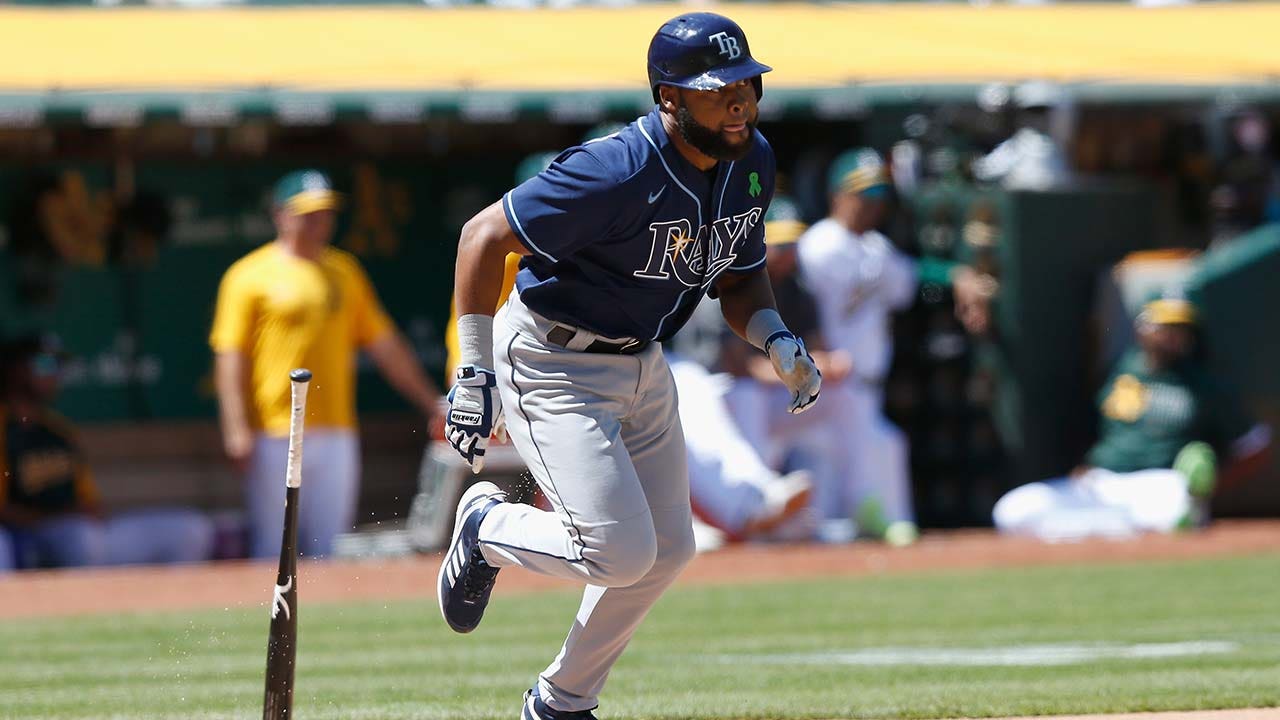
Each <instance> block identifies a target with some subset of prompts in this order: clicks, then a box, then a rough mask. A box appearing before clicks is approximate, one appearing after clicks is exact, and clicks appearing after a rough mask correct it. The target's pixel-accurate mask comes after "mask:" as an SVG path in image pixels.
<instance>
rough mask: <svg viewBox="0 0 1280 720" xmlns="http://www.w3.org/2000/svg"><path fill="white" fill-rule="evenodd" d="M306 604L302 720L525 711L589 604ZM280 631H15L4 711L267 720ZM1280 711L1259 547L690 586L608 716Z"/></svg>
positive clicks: (1267, 558)
mask: <svg viewBox="0 0 1280 720" xmlns="http://www.w3.org/2000/svg"><path fill="white" fill-rule="evenodd" d="M499 582H501V581H499ZM304 588H305V585H304ZM301 602H302V608H301V611H302V612H301V615H300V636H301V637H300V645H301V650H300V652H299V659H298V677H297V692H296V699H295V709H296V714H297V717H298V718H300V719H301V720H319V719H321V718H327V719H333V720H338V719H343V720H347V719H350V720H360V719H364V718H397V719H406V720H407V719H409V718H413V719H415V720H418V719H428V718H458V719H464V718H465V719H472V720H474V719H481V718H502V719H504V720H514V719H515V718H516V717H517V716H518V713H519V700H520V694H521V692H522V691H523V690H524V689H525V688H526V687H527V686H528V685H529V684H530V682H531V681H532V680H533V678H534V677H535V675H536V673H537V672H538V671H539V670H540V669H542V668H543V667H544V666H545V665H546V663H547V662H548V661H549V660H550V659H551V657H552V656H553V655H554V654H555V652H556V650H557V649H558V647H559V645H560V642H561V640H562V639H563V637H564V633H565V631H566V630H567V629H568V624H569V622H570V619H571V617H572V615H573V611H574V608H575V607H576V604H577V603H576V595H572V594H568V593H554V594H543V595H533V596H526V597H503V598H498V599H497V600H496V601H495V603H494V604H493V605H492V606H491V607H490V609H489V614H488V616H487V617H486V619H485V623H484V625H483V626H482V627H481V628H480V629H479V630H478V631H477V632H476V633H475V634H473V635H471V636H458V635H454V634H452V633H451V632H449V631H448V630H447V629H446V628H445V626H444V623H443V622H442V621H441V620H440V617H439V614H438V611H437V610H436V608H435V605H434V603H423V602H412V603H408V602H405V603H387V604H381V603H379V604H346V605H318V604H312V605H307V604H306V598H305V597H303V598H302V600H301ZM266 630H267V617H266V610H265V607H264V608H262V609H257V610H254V611H242V610H236V611H222V612H216V611H215V612H208V611H202V612H198V613H193V614H176V613H175V614H163V615H153V616H148V617H143V616H112V617H93V618H77V619H61V620H53V619H50V620H39V621H30V620H27V621H17V622H6V623H0V717H5V718H68V719H70V718H251V717H255V716H257V715H258V714H260V713H261V698H262V673H263V665H264V659H265V640H266ZM1185 641H1226V642H1232V643H1237V644H1238V647H1237V648H1236V649H1234V650H1232V651H1231V652H1227V653H1222V654H1216V655H1202V656H1191V657H1175V658H1162V659H1140V660H1132V659H1129V660H1103V661H1093V662H1089V663H1085V664H1078V665H1061V666H1048V667H1045V666H1039V667H1036V666H1031V667H1026V666H1018V667H973V666H897V667H867V666H848V665H826V664H804V665H788V664H765V663H762V662H759V658H760V657H761V656H764V655H779V654H786V653H807V652H821V651H836V650H845V651H848V650H856V649H858V648H882V647H896V648H901V647H914V648H956V647H966V648H968V647H1000V646H1010V645H1042V644H1067V643H1069V644H1077V645H1078V644H1095V643H1109V644H1110V643H1168V642H1185ZM1274 705H1280V555H1259V556H1252V557H1242V558H1233V559H1214V560H1203V561H1195V562H1180V563H1172V562H1170V563H1148V564H1143V565H1112V566H1104V567H1087V566H1082V567H1049V568H1036V569H1021V570H1000V571H987V572H965V573H945V574H944V573H932V574H928V575H913V576H894V577H880V578H867V579H860V580H839V581H809V582H795V583H785V584H769V585H743V586H734V587H712V588H688V589H684V588H677V589H675V590H673V591H672V592H670V593H668V594H667V596H666V597H665V598H664V599H663V601H662V602H661V603H660V604H659V605H658V607H657V608H656V609H655V610H654V612H653V613H652V614H651V615H650V617H649V619H648V620H647V621H646V623H645V625H644V626H643V627H642V628H641V630H640V632H639V633H638V634H637V636H636V638H635V640H634V641H633V642H632V645H631V648H630V650H629V651H628V652H627V654H626V655H624V656H623V659H622V661H621V662H619V664H618V666H617V667H616V668H615V669H614V672H613V676H612V678H611V680H610V683H609V687H608V688H607V689H606V692H605V698H604V705H603V707H602V708H601V710H600V714H601V715H602V718H628V719H629V720H641V719H643V718H780V719H781V718H853V717H909V718H934V717H959V716H970V717H977V716H1000V715H1015V714H1051V713H1092V712H1117V711H1140V710H1171V709H1202V708H1228V707H1262V706H1274Z"/></svg>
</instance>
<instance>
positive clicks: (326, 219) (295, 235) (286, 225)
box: [209, 170, 440, 558]
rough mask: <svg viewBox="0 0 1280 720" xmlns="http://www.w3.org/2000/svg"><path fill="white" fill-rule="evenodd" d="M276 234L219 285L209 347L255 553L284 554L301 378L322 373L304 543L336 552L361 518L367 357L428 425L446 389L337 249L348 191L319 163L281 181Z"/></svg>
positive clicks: (301, 520) (307, 470) (301, 528)
mask: <svg viewBox="0 0 1280 720" xmlns="http://www.w3.org/2000/svg"><path fill="white" fill-rule="evenodd" d="M273 197H274V199H273V219H274V221H275V225H276V231H277V237H276V239H275V240H274V241H272V242H270V243H268V244H266V245H264V246H262V247H260V248H258V249H257V250H254V251H253V252H251V253H249V254H248V255H246V256H244V257H243V258H241V259H240V260H238V261H236V262H235V263H234V264H233V265H232V266H231V267H230V268H228V269H227V272H226V274H225V275H224V276H223V278H222V284H221V285H220V287H219V288H218V302H217V309H216V311H215V316H214V320H213V329H212V331H211V333H210V337H209V344H210V346H211V347H212V349H213V351H214V354H215V376H216V384H217V391H218V404H219V408H220V411H221V424H222V438H223V444H224V448H225V451H226V454H227V457H228V458H229V459H230V460H231V461H232V463H233V464H234V466H235V468H236V470H237V471H238V472H239V473H241V474H242V475H244V477H245V492H246V495H247V505H248V512H249V530H250V537H249V547H250V551H249V554H250V556H251V557H254V558H269V557H275V556H277V555H278V554H279V552H280V540H281V535H280V508H281V507H283V506H284V495H285V488H284V483H283V482H282V480H283V478H284V472H285V461H286V457H287V455H288V450H289V421H290V411H289V408H290V380H289V371H290V370H291V369H293V368H296V367H306V368H308V369H310V370H311V372H312V373H313V375H314V378H315V379H314V380H313V381H312V383H311V389H310V392H309V395H308V399H307V417H306V431H307V434H306V448H307V451H306V453H305V455H304V456H303V466H302V473H303V476H304V477H306V483H307V490H306V491H305V492H303V493H302V501H301V505H300V506H299V509H298V512H299V515H298V547H299V550H300V551H301V552H302V553H303V554H304V555H307V556H309V557H323V556H326V555H329V554H330V553H331V552H332V550H333V541H334V538H335V537H336V536H337V535H338V534H340V533H342V532H349V531H350V530H351V529H352V527H353V523H354V521H355V511H356V502H357V499H358V494H359V485H360V447H359V437H358V435H357V433H356V412H355V390H356V388H355V385H356V352H357V350H358V349H362V350H364V351H365V352H366V353H367V354H368V356H369V357H370V358H371V359H372V360H373V363H374V364H375V365H376V366H377V368H378V370H379V371H380V372H381V373H382V375H383V377H385V378H386V379H387V381H388V382H389V383H390V384H391V385H392V387H394V388H395V389H396V390H397V391H399V392H400V394H401V395H402V396H404V398H405V399H406V400H408V401H409V403H410V404H411V405H413V406H414V407H415V408H416V409H417V410H418V411H419V412H420V413H421V414H422V416H423V417H424V418H425V419H426V420H427V421H428V422H427V424H428V425H429V420H430V418H431V417H432V415H434V414H435V412H436V411H437V402H438V400H439V398H440V393H439V391H438V390H437V389H436V387H435V386H433V385H432V384H431V382H430V381H428V380H427V378H426V376H425V375H424V374H423V371H422V368H421V366H420V364H419V362H418V359H417V358H416V357H415V356H414V354H413V351H412V350H410V348H409V346H408V344H407V343H406V342H405V341H404V339H403V338H402V337H401V336H400V334H399V333H398V332H397V331H396V328H395V325H394V324H393V323H392V321H391V319H390V318H389V317H388V316H387V314H386V312H385V311H384V310H383V308H382V305H381V303H379V302H378V298H377V295H376V293H375V292H374V289H373V285H372V284H371V283H370V282H369V278H368V276H366V275H365V272H364V269H363V268H362V267H361V266H360V263H359V261H358V260H356V258H355V257H354V256H352V255H351V254H349V253H347V252H344V251H342V250H339V249H337V248H335V247H332V246H331V245H330V242H331V240H332V239H333V231H334V223H335V221H336V216H337V212H336V211H337V209H338V207H339V205H340V196H339V195H338V193H336V192H334V190H333V186H332V184H331V183H330V181H329V178H328V176H326V175H325V174H324V173H321V172H319V171H317V170H304V171H299V172H294V173H291V174H289V175H287V176H285V177H284V178H283V179H281V180H280V181H279V183H277V185H276V187H275V192H274V196H273Z"/></svg>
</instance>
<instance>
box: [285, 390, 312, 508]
mask: <svg viewBox="0 0 1280 720" xmlns="http://www.w3.org/2000/svg"><path fill="white" fill-rule="evenodd" d="M289 380H290V381H291V382H290V383H289V384H290V386H291V389H292V393H291V394H292V398H293V402H292V404H291V406H290V415H289V461H288V466H287V469H286V473H285V486H287V487H291V488H296V487H301V485H302V431H303V424H304V422H305V420H306V413H307V384H308V383H310V382H311V371H310V370H307V369H305V368H298V369H296V370H293V371H291V372H290V373H289Z"/></svg>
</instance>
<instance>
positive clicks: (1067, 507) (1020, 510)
mask: <svg viewBox="0 0 1280 720" xmlns="http://www.w3.org/2000/svg"><path fill="white" fill-rule="evenodd" d="M1113 474H1114V473H1111V472H1110V471H1108V470H1103V469H1101V468H1094V469H1092V470H1090V471H1088V472H1087V473H1085V474H1084V475H1082V476H1080V477H1074V478H1059V479H1056V480H1050V481H1048V482H1034V483H1029V484H1027V485H1023V486H1021V487H1017V488H1014V489H1013V490H1010V491H1009V492H1007V493H1005V495H1004V496H1003V497H1001V498H1000V500H999V501H997V502H996V505H995V508H994V509H993V510H992V519H993V520H994V521H995V526H996V529H997V530H999V531H1000V532H1004V533H1011V534H1018V535H1029V536H1032V537H1038V538H1041V539H1044V540H1059V541H1061V540H1077V539H1080V538H1085V537H1091V536H1111V537H1119V536H1124V535H1127V534H1131V533H1132V532H1133V530H1134V528H1133V525H1132V522H1131V520H1130V518H1129V516H1128V513H1127V511H1125V510H1124V509H1123V508H1120V507H1116V506H1114V505H1109V504H1108V503H1107V502H1105V501H1104V500H1103V499H1102V498H1101V497H1099V495H1098V494H1097V493H1096V492H1095V491H1094V487H1096V485H1097V484H1098V483H1099V482H1105V478H1106V477H1108V476H1110V475H1113Z"/></svg>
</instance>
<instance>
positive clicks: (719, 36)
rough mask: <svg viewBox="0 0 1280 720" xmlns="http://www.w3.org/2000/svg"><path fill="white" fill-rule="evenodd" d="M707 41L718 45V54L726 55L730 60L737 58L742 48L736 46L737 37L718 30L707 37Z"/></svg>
mask: <svg viewBox="0 0 1280 720" xmlns="http://www.w3.org/2000/svg"><path fill="white" fill-rule="evenodd" d="M707 39H708V40H709V41H711V42H714V43H717V44H719V45H720V54H721V55H728V56H729V59H730V60H737V59H738V56H739V55H741V54H742V48H741V47H739V46H738V38H736V37H734V36H732V35H730V34H729V33H727V32H718V33H716V34H715V35H712V36H711V37H709V38H707Z"/></svg>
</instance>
